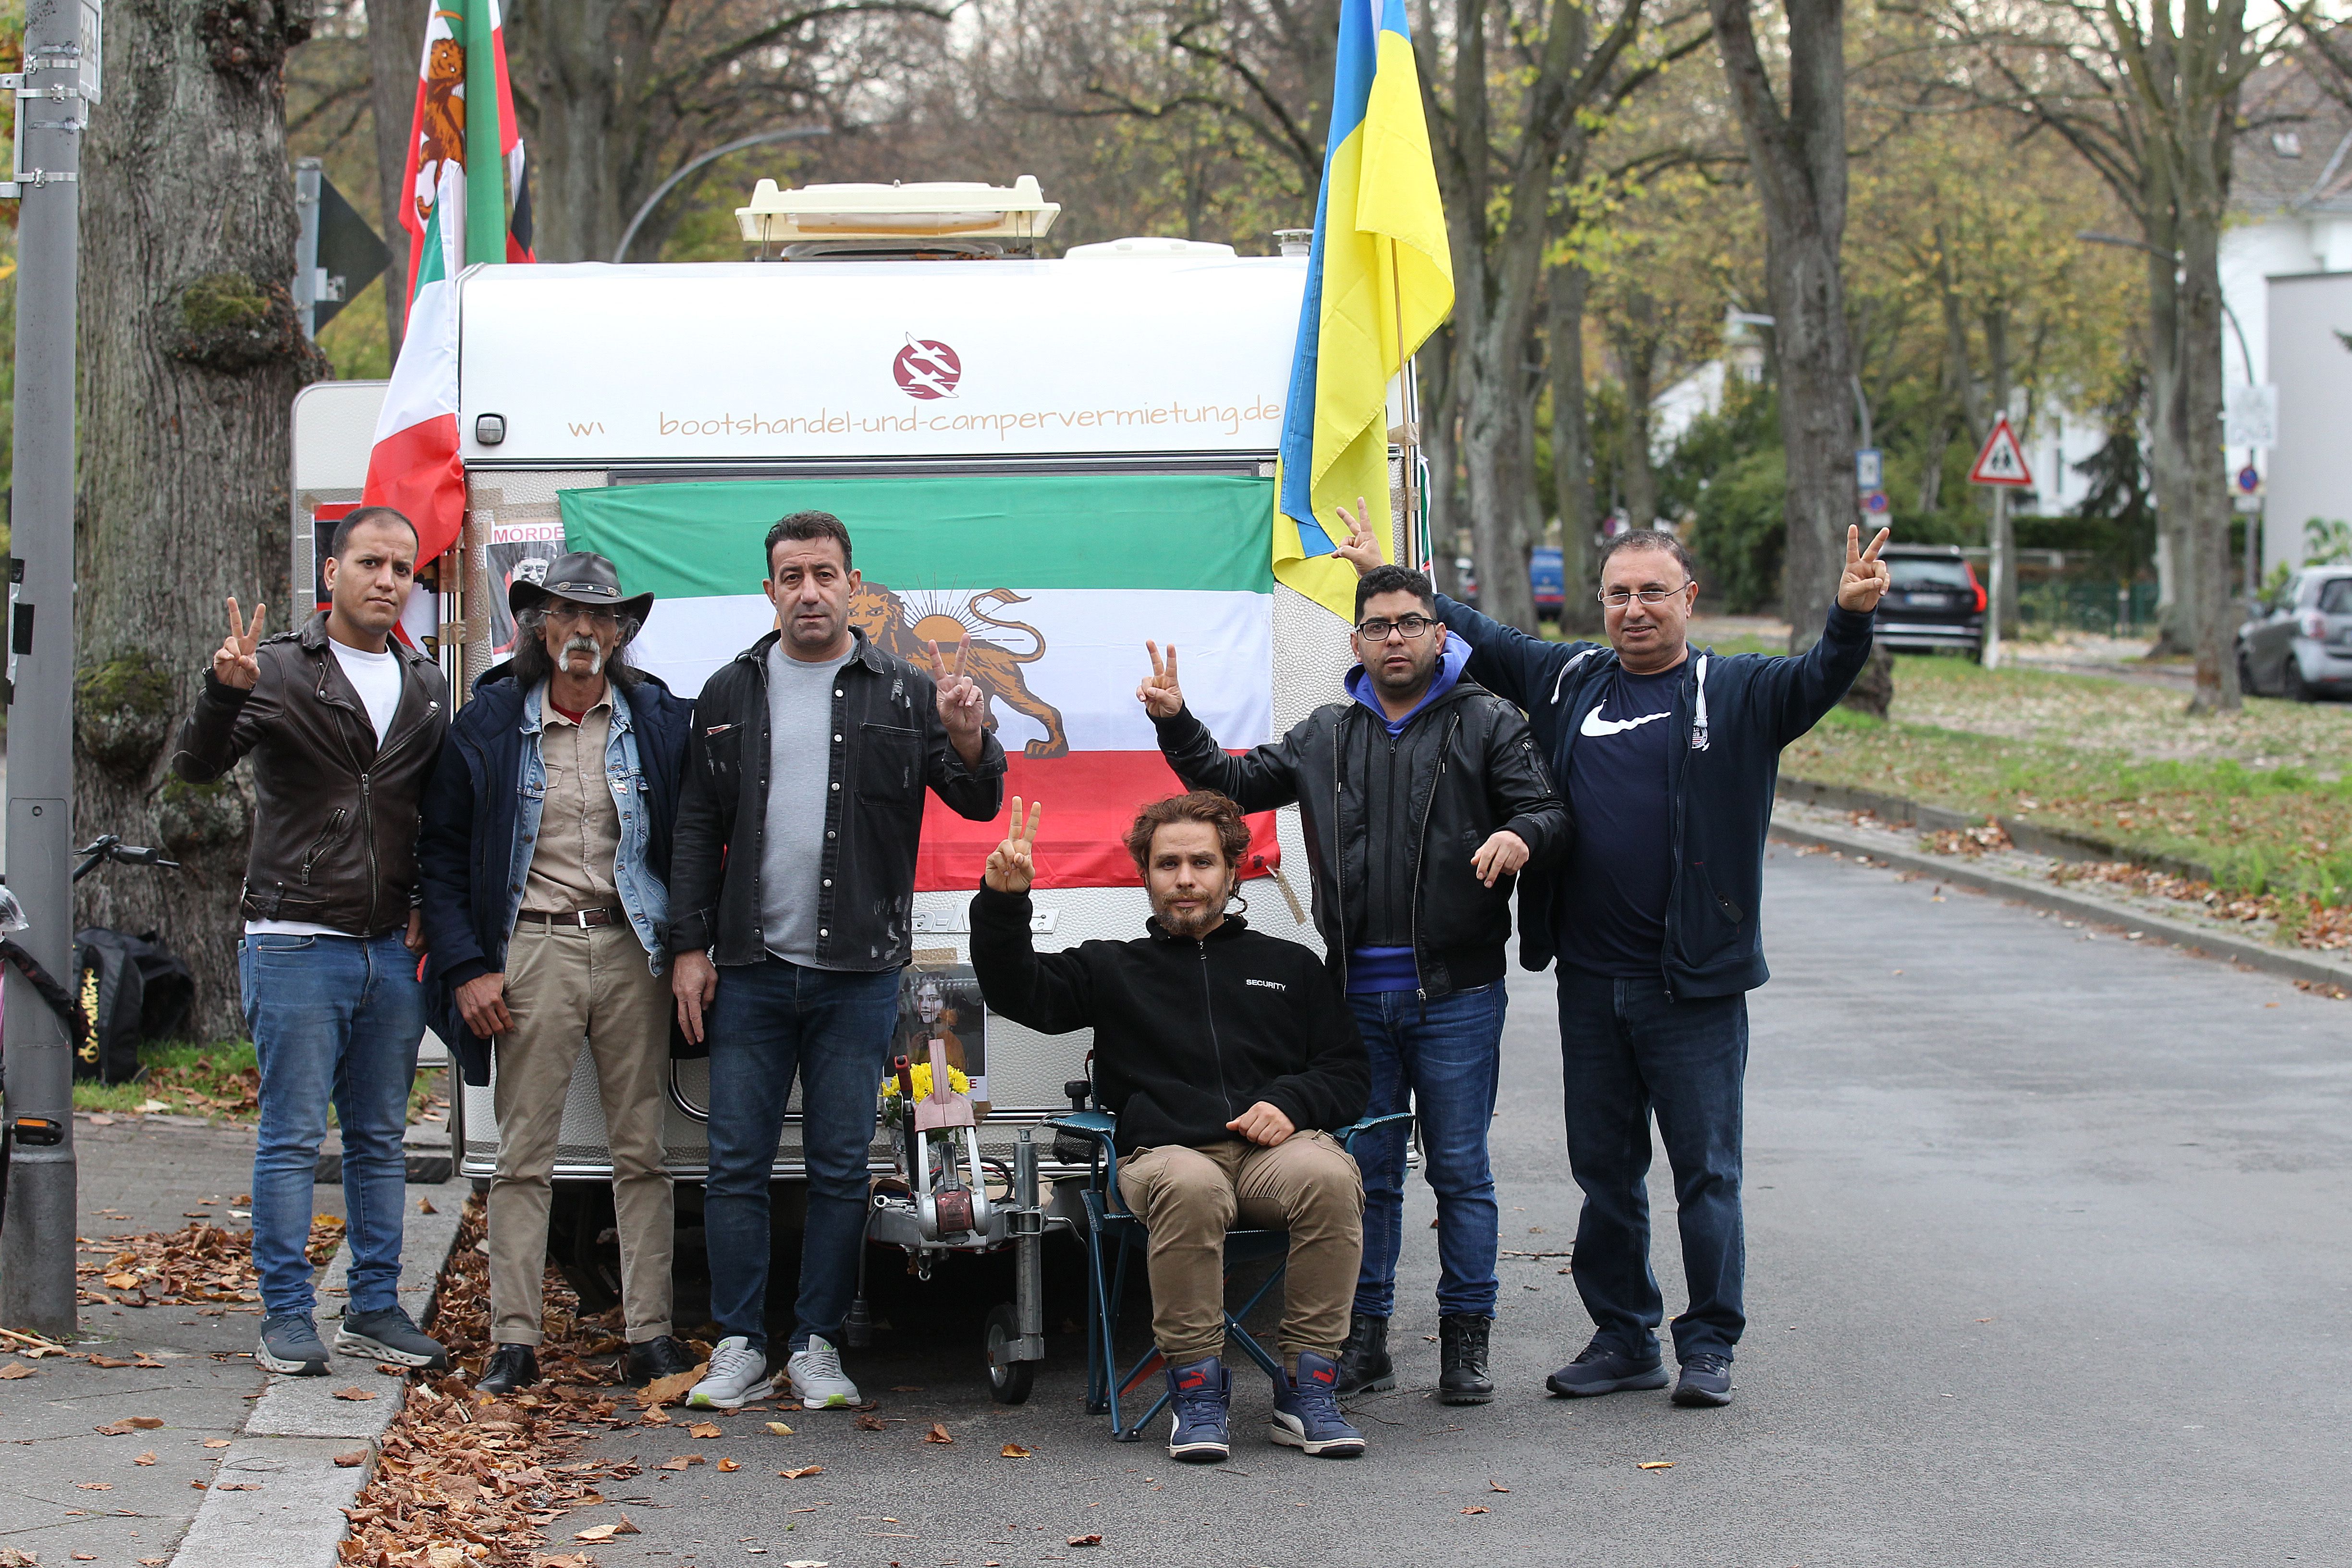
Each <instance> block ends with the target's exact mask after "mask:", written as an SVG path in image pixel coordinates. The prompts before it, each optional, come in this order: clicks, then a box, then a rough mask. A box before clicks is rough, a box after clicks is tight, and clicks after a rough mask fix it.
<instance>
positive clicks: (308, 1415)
mask: <svg viewBox="0 0 2352 1568" xmlns="http://www.w3.org/2000/svg"><path fill="white" fill-rule="evenodd" d="M407 1191H408V1192H409V1194H412V1195H415V1196H422V1197H428V1198H431V1199H432V1200H433V1207H434V1210H435V1212H434V1213H432V1214H429V1215H428V1214H418V1213H416V1212H415V1210H414V1208H411V1209H410V1211H409V1212H408V1213H407V1214H406V1215H404V1216H403V1223H402V1226H401V1246H400V1277H401V1280H402V1284H401V1287H400V1295H401V1305H402V1306H404V1307H406V1308H407V1309H408V1310H409V1313H410V1315H411V1316H412V1317H414V1318H415V1319H416V1321H419V1322H423V1321H425V1318H426V1316H427V1314H429V1313H430V1312H431V1311H432V1310H433V1300H434V1293H435V1291H436V1289H437V1288H438V1286H439V1283H440V1279H441V1270H442V1268H443V1266H444V1265H445V1264H446V1263H447V1261H448V1258H449V1251H450V1248H451V1247H452V1246H453V1245H454V1244H455V1243H456V1241H457V1225H458V1221H459V1219H460V1217H461V1215H462V1214H463V1211H464V1208H465V1203H466V1198H467V1195H468V1194H469V1193H470V1192H471V1187H470V1186H469V1184H467V1183H465V1182H460V1181H449V1182H445V1183H443V1184H440V1185H438V1186H431V1187H427V1186H421V1185H412V1186H410V1187H409V1188H408V1189H407ZM351 1263H352V1253H351V1246H350V1244H349V1243H348V1242H347V1243H345V1244H344V1245H343V1247H341V1249H339V1250H338V1251H337V1252H336V1254H335V1258H334V1261H333V1262H332V1263H331V1264H329V1265H328V1266H327V1273H326V1277H325V1279H321V1280H320V1287H319V1294H320V1307H319V1319H320V1325H319V1327H320V1337H321V1338H324V1339H326V1340H328V1341H329V1342H332V1340H333V1327H332V1325H333V1321H334V1320H336V1319H340V1318H341V1316H342V1315H343V1303H342V1299H341V1297H340V1296H339V1295H331V1292H340V1291H341V1289H343V1281H344V1279H345V1278H346V1276H347V1274H348V1272H349V1270H350V1268H351ZM355 1384H356V1385H357V1386H360V1387H362V1388H366V1389H367V1390H369V1391H370V1392H371V1393H373V1394H376V1395H377V1397H376V1398H374V1399H371V1400H365V1401H359V1400H347V1399H337V1398H336V1397H335V1396H334V1391H335V1390H336V1389H338V1388H349V1387H352V1386H353V1385H355ZM407 1390H408V1380H407V1379H406V1378H401V1379H398V1380H396V1381H395V1380H394V1379H392V1378H388V1377H381V1376H379V1375H377V1373H376V1371H375V1367H374V1365H373V1363H354V1362H352V1360H351V1359H350V1358H349V1357H338V1358H337V1359H336V1363H335V1365H334V1368H333V1370H332V1371H331V1372H330V1373H328V1374H327V1375H326V1376H325V1377H273V1378H271V1379H270V1380H269V1384H268V1387H267V1388H266V1389H265V1390H264V1391H263V1393H262V1395H261V1397H260V1398H259V1399H258V1400H257V1401H255V1402H254V1405H253V1409H252V1411H251V1413H250V1414H248V1415H247V1416H246V1420H245V1426H244V1429H243V1430H242V1431H240V1432H239V1433H238V1434H237V1436H236V1441H235V1443H234V1445H233V1446H232V1447H230V1448H229V1450H228V1451H227V1453H226V1454H225V1455H223V1456H222V1458H221V1463H220V1468H218V1469H217V1470H215V1472H214V1476H213V1485H212V1488H211V1489H209V1490H207V1491H206V1492H205V1500H204V1501H203V1502H202V1503H201V1504H200V1505H198V1507H197V1509H196V1517H195V1519H194V1521H192V1522H191V1523H190V1524H189V1526H188V1531H187V1533H186V1534H185V1535H184V1536H182V1537H181V1538H180V1543H179V1545H178V1547H177V1548H175V1549H174V1550H173V1553H172V1557H171V1562H172V1565H173V1568H334V1565H335V1564H336V1563H337V1561H338V1560H337V1556H336V1551H335V1549H336V1547H337V1546H338V1545H340V1544H341V1542H342V1540H343V1537H344V1536H345V1535H346V1534H348V1533H349V1532H350V1525H349V1523H348V1521H346V1520H345V1519H344V1518H343V1510H345V1509H346V1508H349V1507H350V1506H351V1505H352V1502H353V1501H354V1500H357V1499H358V1497H359V1495H360V1490H361V1489H362V1488H363V1487H364V1486H366V1485H367V1481H368V1478H369V1477H370V1476H371V1475H373V1473H374V1471H375V1457H376V1445H377V1443H378V1442H379V1441H380V1440H381V1439H382V1438H383V1434H384V1430H385V1428H387V1427H389V1426H391V1425H392V1423H393V1420H394V1417H396V1416H397V1415H399V1414H400V1411H401V1408H402V1406H403V1405H404V1403H405V1395H406V1394H407ZM355 1451H356V1452H359V1453H362V1454H364V1455H365V1456H366V1458H365V1459H364V1460H363V1461H362V1463H360V1464H358V1465H354V1466H350V1467H344V1466H340V1465H338V1464H336V1463H335V1460H336V1458H337V1457H338V1456H341V1457H343V1458H349V1457H350V1456H351V1455H352V1453H353V1452H355ZM240 1479H244V1480H247V1481H248V1484H254V1485H255V1489H254V1490H251V1491H228V1490H226V1489H224V1487H223V1483H225V1482H234V1481H236V1480H240Z"/></svg>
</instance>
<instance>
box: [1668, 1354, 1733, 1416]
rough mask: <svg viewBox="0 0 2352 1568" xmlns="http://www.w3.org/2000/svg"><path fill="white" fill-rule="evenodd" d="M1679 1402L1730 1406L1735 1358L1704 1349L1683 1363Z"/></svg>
mask: <svg viewBox="0 0 2352 1568" xmlns="http://www.w3.org/2000/svg"><path fill="white" fill-rule="evenodd" d="M1730 1403H1731V1358H1730V1357H1729V1356H1727V1355H1716V1354H1713V1353H1711V1352H1703V1353H1701V1354H1698V1355H1695V1356H1693V1357H1691V1358H1690V1360H1688V1361H1686V1362H1685V1363H1683V1374H1682V1376H1681V1377H1679V1378H1677V1379H1675V1404H1676V1405H1728V1404H1730Z"/></svg>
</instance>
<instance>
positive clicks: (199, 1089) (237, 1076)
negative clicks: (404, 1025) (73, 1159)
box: [73, 1040, 448, 1122]
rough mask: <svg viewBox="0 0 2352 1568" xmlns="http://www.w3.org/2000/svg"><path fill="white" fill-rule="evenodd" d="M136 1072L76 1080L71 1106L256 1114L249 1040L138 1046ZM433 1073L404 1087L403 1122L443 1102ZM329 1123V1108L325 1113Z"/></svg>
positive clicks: (130, 1112) (256, 1074) (257, 1085)
mask: <svg viewBox="0 0 2352 1568" xmlns="http://www.w3.org/2000/svg"><path fill="white" fill-rule="evenodd" d="M139 1066H140V1074H139V1076H138V1077H137V1078H135V1079H131V1081H130V1082H128V1083H100V1082H98V1081H97V1080H96V1079H76V1080H75V1083H74V1086H73V1103H74V1109H75V1110H91V1111H99V1112H102V1113H106V1114H110V1115H115V1116H144V1115H161V1116H201V1117H204V1118H205V1120H207V1121H230V1122H250V1121H258V1120H259V1119H260V1116H261V1102H260V1096H261V1066H260V1063H259V1061H258V1060H257V1058H256V1057H255V1056H254V1051H253V1042H252V1041H251V1040H215V1041H214V1042H213V1043H212V1044H210V1045H198V1044H195V1043H194V1042H193V1041H187V1040H163V1041H152V1042H150V1043H149V1044H147V1045H143V1046H142V1047H139ZM441 1079H442V1075H441V1074H440V1073H439V1072H438V1071H434V1072H420V1073H418V1074H417V1075H416V1079H415V1082H413V1083H411V1084H410V1085H409V1088H408V1120H409V1121H418V1120H420V1119H421V1118H422V1117H423V1115H424V1113H425V1110H427V1109H428V1108H431V1107H434V1106H436V1105H439V1106H446V1104H447V1103H448V1100H446V1097H445V1092H446V1091H444V1090H443V1089H441V1087H440V1086H441ZM327 1115H328V1119H329V1121H333V1118H334V1109H333V1107H331V1106H330V1107H329V1108H328V1111H327Z"/></svg>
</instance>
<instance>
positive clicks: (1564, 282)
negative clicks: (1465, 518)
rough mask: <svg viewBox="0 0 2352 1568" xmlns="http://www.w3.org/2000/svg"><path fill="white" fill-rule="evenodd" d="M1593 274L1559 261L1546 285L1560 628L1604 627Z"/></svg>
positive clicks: (1591, 629) (1593, 629)
mask: <svg viewBox="0 0 2352 1568" xmlns="http://www.w3.org/2000/svg"><path fill="white" fill-rule="evenodd" d="M1590 286H1591V274H1589V273H1587V272H1586V271H1585V270H1584V268H1581V267H1578V266H1575V265H1573V264H1570V265H1567V266H1561V267H1555V268H1552V269H1551V275H1550V278H1549V280H1548V282H1547V284H1546V287H1545V291H1544V293H1545V306H1546V312H1547V315H1548V318H1549V320H1548V321H1547V323H1546V327H1545V335H1546V337H1547V338H1548V339H1549V348H1550V353H1549V369H1550V373H1551V478H1552V491H1553V495H1554V504H1555V505H1556V507H1557V508H1558V510H1559V576H1560V587H1561V603H1560V612H1559V629H1560V630H1561V632H1563V633H1565V634H1570V635H1577V634H1591V633H1594V632H1598V631H1599V630H1600V629H1601V606H1600V604H1599V603H1598V601H1596V600H1595V599H1594V598H1593V596H1592V595H1593V582H1592V426H1591V420H1590V418H1589V417H1588V412H1589V411H1588V410H1587V408H1586V407H1585V401H1584V296H1585V291H1586V289H1588V288H1589V287H1590Z"/></svg>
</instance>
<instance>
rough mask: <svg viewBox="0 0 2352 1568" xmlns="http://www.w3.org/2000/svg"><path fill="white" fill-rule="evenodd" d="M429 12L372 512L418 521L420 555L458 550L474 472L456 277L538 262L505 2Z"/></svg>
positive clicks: (473, 0) (370, 494)
mask: <svg viewBox="0 0 2352 1568" xmlns="http://www.w3.org/2000/svg"><path fill="white" fill-rule="evenodd" d="M421 3H423V4H425V5H429V6H430V8H431V12H430V16H429V18H428V20H427V21H426V23H425V52H424V54H423V56H422V58H420V59H419V61H418V63H417V71H416V114H415V121H413V122H412V125H411V127H410V132H409V142H408V167H407V173H406V175H405V177H404V180H403V182H402V184H403V188H404V190H405V191H406V193H407V195H408V201H407V204H406V205H405V206H404V209H403V211H402V215H401V220H402V224H403V226H404V227H405V228H406V229H407V230H408V237H409V246H408V330H407V331H406V333H405V334H404V337H403V338H402V340H401V349H400V361H399V363H397V364H395V365H394V366H393V370H392V385H391V387H390V388H389V389H388V390H387V391H386V393H385V395H384V400H383V413H382V414H380V415H379V416H377V419H376V427H375V449H374V450H373V453H371V454H370V456H369V458H368V475H367V488H366V490H365V492H364V495H363V500H364V502H365V503H366V504H369V505H375V506H389V507H394V508H396V509H398V510H400V511H401V512H402V513H403V514H404V515H405V516H406V517H407V518H408V520H409V521H411V522H413V523H415V525H416V534H417V544H418V549H417V559H418V561H419V563H423V562H425V561H430V560H432V559H434V558H435V557H436V556H438V555H439V554H441V553H442V552H444V551H446V550H447V549H449V548H450V547H451V546H452V545H454V544H456V543H457V533H458V531H459V529H460V527H461V526H462V525H463V523H464V521H465V515H466V471H465V468H464V465H463V464H461V463H460V462H459V461H458V458H457V274H458V273H459V272H460V271H462V270H463V269H464V268H466V267H467V265H468V264H470V263H475V262H503V261H530V260H532V259H534V258H533V257H532V255H531V248H530V178H529V174H528V170H527V164H526V161H525V158H524V153H523V144H522V138H521V136H520V134H519V133H518V132H517V130H516V126H515V113H514V89H513V88H512V87H511V86H510V85H509V80H508V77H507V49H506V33H505V29H504V26H502V21H501V17H500V16H499V0H421Z"/></svg>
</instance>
